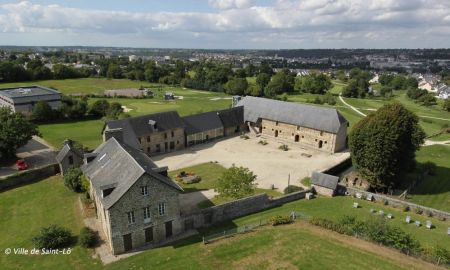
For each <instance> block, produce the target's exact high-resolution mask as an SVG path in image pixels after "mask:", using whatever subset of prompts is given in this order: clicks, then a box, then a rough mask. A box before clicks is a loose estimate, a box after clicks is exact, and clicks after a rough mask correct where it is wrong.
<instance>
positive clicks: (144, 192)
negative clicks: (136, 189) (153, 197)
mask: <svg viewBox="0 0 450 270" xmlns="http://www.w3.org/2000/svg"><path fill="white" fill-rule="evenodd" d="M141 194H142V195H143V196H147V195H148V188H147V186H142V187H141Z"/></svg>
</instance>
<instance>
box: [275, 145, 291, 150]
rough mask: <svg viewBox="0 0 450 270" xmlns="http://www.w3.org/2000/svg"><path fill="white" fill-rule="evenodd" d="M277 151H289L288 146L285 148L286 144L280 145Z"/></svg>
mask: <svg viewBox="0 0 450 270" xmlns="http://www.w3.org/2000/svg"><path fill="white" fill-rule="evenodd" d="M278 149H280V150H283V151H288V150H289V146H287V145H286V144H282V145H280V146H279V147H278Z"/></svg>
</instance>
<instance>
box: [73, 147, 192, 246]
mask: <svg viewBox="0 0 450 270" xmlns="http://www.w3.org/2000/svg"><path fill="white" fill-rule="evenodd" d="M92 154H93V158H92V159H91V161H90V162H87V163H86V164H85V165H83V166H82V167H81V169H82V171H83V173H84V174H85V176H86V177H87V178H88V179H89V181H90V184H91V185H90V191H89V193H90V195H91V198H92V199H93V201H94V202H95V206H96V213H97V219H98V220H99V222H100V225H101V229H102V230H103V233H104V235H105V236H106V241H107V244H108V246H109V248H110V249H111V252H112V254H120V253H124V252H127V251H130V250H132V249H135V248H139V247H144V246H147V245H150V244H157V243H159V242H161V241H170V240H171V239H173V238H172V236H177V235H179V234H180V233H182V231H183V227H182V222H181V218H180V205H179V201H178V194H179V193H180V192H182V191H183V189H182V188H181V187H179V186H178V185H177V184H176V183H175V182H173V181H172V180H171V179H170V178H168V177H167V167H164V168H160V167H158V166H156V165H155V164H154V163H153V162H152V160H151V159H150V158H149V157H148V156H147V155H146V154H145V153H144V152H142V151H140V150H138V149H135V148H133V147H130V146H128V145H126V144H125V143H121V142H119V141H118V140H116V139H115V138H111V139H109V140H108V141H106V142H104V143H103V144H101V145H100V146H99V147H98V148H97V149H95V150H94V152H93V153H92Z"/></svg>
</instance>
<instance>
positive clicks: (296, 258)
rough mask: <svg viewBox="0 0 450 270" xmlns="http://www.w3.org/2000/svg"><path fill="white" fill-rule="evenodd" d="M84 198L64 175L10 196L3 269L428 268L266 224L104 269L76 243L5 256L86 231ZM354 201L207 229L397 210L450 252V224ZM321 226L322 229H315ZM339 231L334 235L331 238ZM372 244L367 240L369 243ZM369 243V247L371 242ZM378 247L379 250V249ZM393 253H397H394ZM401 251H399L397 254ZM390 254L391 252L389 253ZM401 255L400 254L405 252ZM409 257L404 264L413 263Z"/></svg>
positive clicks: (1, 207) (418, 233) (0, 227)
mask: <svg viewBox="0 0 450 270" xmlns="http://www.w3.org/2000/svg"><path fill="white" fill-rule="evenodd" d="M77 200H78V199H77V194H74V193H72V192H70V191H69V190H68V189H67V188H66V187H64V185H63V183H62V181H61V179H60V177H51V178H49V179H47V180H44V181H41V182H38V183H34V184H30V185H27V186H23V187H19V188H16V189H13V190H9V191H6V192H3V193H2V195H1V196H0V212H1V213H3V214H2V219H0V231H1V232H2V233H3V235H2V237H1V238H0V251H1V252H2V253H1V254H2V255H1V256H0V264H1V268H2V269H103V268H107V269H222V268H223V266H224V265H227V266H229V267H230V268H239V267H241V268H245V269H273V268H274V267H275V266H277V267H285V266H288V265H289V266H292V267H296V268H300V269H327V268H328V269H331V268H332V269H368V268H373V266H374V265H376V268H377V269H402V268H403V269H411V268H412V269H425V268H424V267H421V266H419V265H413V262H411V266H408V267H406V266H399V265H398V263H397V262H396V259H395V260H394V261H393V259H392V258H390V259H388V258H386V257H384V255H380V254H378V253H377V251H373V250H371V249H365V250H362V249H361V248H359V247H358V246H355V245H353V244H352V243H348V242H353V241H347V240H348V239H347V240H346V239H344V240H339V241H337V240H336V237H337V236H335V234H333V233H332V232H330V231H322V232H320V231H317V229H311V228H309V227H305V228H302V227H297V226H300V222H299V223H295V224H293V225H289V226H281V227H271V226H266V227H263V228H262V229H260V230H257V231H255V232H252V233H249V234H245V235H241V236H237V237H233V238H230V239H224V240H221V241H218V242H215V243H213V244H210V245H203V244H202V243H201V236H195V237H191V238H188V239H185V240H183V241H180V242H177V243H175V244H173V245H169V246H166V247H162V248H156V249H152V250H147V251H145V252H143V253H140V254H138V255H135V256H132V257H129V258H126V259H123V260H120V261H118V262H116V263H112V264H109V265H108V266H106V267H104V266H103V265H102V264H101V263H100V262H99V261H98V260H94V259H92V257H91V253H90V251H88V250H86V249H84V248H81V247H79V246H77V245H76V246H73V251H72V253H71V254H70V255H48V256H22V255H8V256H6V255H4V253H3V250H4V249H5V248H13V247H25V248H31V247H32V243H31V241H30V239H31V238H32V237H33V236H34V235H35V234H36V233H37V232H38V231H39V229H40V228H41V227H42V226H47V225H48V224H52V223H56V224H60V225H62V226H65V227H67V228H70V229H71V230H72V232H73V233H74V234H75V235H76V234H78V232H79V229H80V228H81V226H82V225H81V216H80V214H79V208H78V201H77ZM354 200H355V199H353V198H349V197H337V198H317V199H314V200H311V201H306V200H300V201H296V202H292V203H289V204H286V205H284V206H281V207H277V208H274V209H271V210H268V211H264V212H261V213H257V214H253V215H250V216H246V217H242V218H239V219H236V220H234V221H232V222H229V223H228V224H224V225H223V226H222V227H215V228H214V229H209V230H207V231H204V232H205V233H206V234H209V233H212V232H214V231H221V230H224V229H225V228H229V227H234V226H241V225H245V224H249V223H254V222H257V221H259V220H260V219H268V218H271V217H273V216H275V215H280V214H281V215H287V214H289V213H290V212H291V211H292V210H295V211H298V212H301V213H304V214H307V215H315V216H320V217H327V218H332V219H338V218H340V217H341V216H342V215H344V214H350V215H355V216H358V217H360V218H366V217H369V216H370V215H371V214H370V213H369V209H370V208H375V209H384V210H385V212H386V213H388V212H392V213H393V214H394V216H395V218H394V219H393V220H391V221H389V222H392V223H393V224H394V225H396V226H399V227H402V228H403V229H405V230H407V231H408V232H410V233H412V234H414V235H415V237H416V238H417V239H418V240H420V241H421V242H422V244H423V245H434V244H436V243H438V242H439V243H440V244H441V245H444V246H445V247H447V248H450V241H443V238H444V237H447V236H446V230H447V229H446V228H447V226H449V225H450V224H449V223H448V222H447V223H443V222H439V221H437V220H435V219H433V222H434V223H435V224H436V229H433V230H431V231H429V230H427V229H425V228H424V227H420V228H417V227H415V226H414V225H412V224H409V225H406V224H404V223H403V220H404V216H405V215H406V213H403V212H400V211H399V210H398V209H390V208H389V207H386V206H382V205H381V204H375V203H371V202H367V201H360V200H359V202H360V204H361V205H362V208H360V209H353V208H352V207H351V205H352V203H353V201H354ZM408 215H411V216H412V218H413V219H419V220H421V221H425V220H426V218H425V217H424V216H418V215H415V214H413V213H408ZM314 228H316V227H314ZM332 234H333V235H332ZM362 243H365V242H362ZM366 245H369V244H368V243H366ZM371 247H374V248H375V247H376V246H375V245H372V246H371ZM388 252H389V254H391V253H392V251H388ZM395 254H396V253H393V256H395ZM385 255H386V254H385ZM398 256H400V255H398ZM409 260H410V259H407V260H405V261H409Z"/></svg>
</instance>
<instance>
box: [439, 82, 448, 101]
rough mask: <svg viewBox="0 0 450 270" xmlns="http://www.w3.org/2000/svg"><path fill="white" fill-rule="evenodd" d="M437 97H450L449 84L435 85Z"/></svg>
mask: <svg viewBox="0 0 450 270" xmlns="http://www.w3.org/2000/svg"><path fill="white" fill-rule="evenodd" d="M437 94H438V97H439V98H441V99H448V98H449V97H450V86H447V85H445V84H441V85H439V86H438V87H437Z"/></svg>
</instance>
